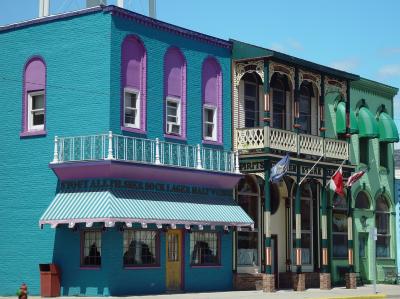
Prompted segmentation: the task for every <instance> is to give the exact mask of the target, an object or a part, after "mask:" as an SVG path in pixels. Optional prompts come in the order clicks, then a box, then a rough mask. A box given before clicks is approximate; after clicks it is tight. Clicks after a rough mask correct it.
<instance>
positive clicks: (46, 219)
mask: <svg viewBox="0 0 400 299" xmlns="http://www.w3.org/2000/svg"><path fill="white" fill-rule="evenodd" d="M104 219H107V220H109V221H113V219H114V220H115V222H122V221H124V220H127V221H129V220H132V222H147V223H161V224H170V223H174V224H203V225H207V224H209V225H232V226H235V225H236V226H249V225H251V224H253V220H252V219H251V218H250V217H249V216H248V215H247V214H246V212H245V211H244V210H243V209H242V208H241V207H240V206H238V205H237V204H236V203H235V202H234V201H233V199H231V198H227V197H219V196H215V197H209V196H201V195H195V194H180V193H161V192H151V191H145V192H143V191H131V190H129V191H123V190H117V191H99V192H73V193H59V194H57V195H56V197H55V198H54V200H53V202H52V203H51V204H50V206H49V207H48V208H47V210H46V211H45V213H44V214H43V216H42V217H41V219H40V221H39V222H40V223H41V224H46V223H49V224H55V223H68V222H96V221H99V222H101V221H104Z"/></svg>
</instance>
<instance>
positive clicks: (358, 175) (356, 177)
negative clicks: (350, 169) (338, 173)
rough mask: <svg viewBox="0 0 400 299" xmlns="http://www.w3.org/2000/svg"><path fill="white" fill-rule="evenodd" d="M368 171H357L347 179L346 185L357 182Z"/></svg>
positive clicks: (349, 185)
mask: <svg viewBox="0 0 400 299" xmlns="http://www.w3.org/2000/svg"><path fill="white" fill-rule="evenodd" d="M366 172H367V169H363V170H360V171H359V172H356V173H354V174H352V175H351V176H350V177H349V179H348V180H347V184H346V187H351V186H352V185H353V184H354V183H355V182H357V181H358V180H359V179H361V177H362V176H363V175H364V173H366Z"/></svg>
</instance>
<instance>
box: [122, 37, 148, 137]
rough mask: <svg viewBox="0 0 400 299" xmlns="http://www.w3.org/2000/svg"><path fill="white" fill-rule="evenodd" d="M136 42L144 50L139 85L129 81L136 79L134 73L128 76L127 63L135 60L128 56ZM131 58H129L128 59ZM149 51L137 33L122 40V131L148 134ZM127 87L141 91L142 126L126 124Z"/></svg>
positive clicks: (137, 46) (139, 48)
mask: <svg viewBox="0 0 400 299" xmlns="http://www.w3.org/2000/svg"><path fill="white" fill-rule="evenodd" d="M132 43H133V44H135V46H136V49H137V51H142V53H140V52H139V54H141V55H142V57H141V61H140V74H139V78H138V79H139V81H140V82H139V85H138V86H133V84H132V83H131V84H129V82H128V81H132V80H133V79H134V77H133V76H134V74H133V75H131V76H132V77H130V78H129V77H128V76H127V64H128V62H129V61H130V60H133V58H131V59H129V58H128V57H127V56H128V50H129V46H132V45H133V44H132ZM128 59H129V60H128ZM146 79H147V51H146V47H145V45H144V43H143V41H142V40H141V39H140V38H139V37H137V36H135V35H128V36H126V37H125V39H124V41H123V42H122V46H121V100H120V102H121V103H120V107H121V108H120V109H121V115H120V117H121V130H122V131H127V132H133V133H139V134H146V133H147V132H146V124H147V120H146V102H147V101H146V99H147V97H146V91H147V82H146ZM125 88H132V89H137V90H139V92H140V95H139V98H140V128H130V127H126V126H125V125H124V123H125V111H124V97H125V91H124V90H125Z"/></svg>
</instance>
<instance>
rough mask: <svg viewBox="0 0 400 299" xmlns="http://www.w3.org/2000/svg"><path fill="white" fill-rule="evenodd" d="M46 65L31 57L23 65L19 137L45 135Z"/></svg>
mask: <svg viewBox="0 0 400 299" xmlns="http://www.w3.org/2000/svg"><path fill="white" fill-rule="evenodd" d="M45 126H46V65H45V63H44V61H43V59H42V58H40V57H33V58H31V59H30V60H29V61H28V62H27V63H26V65H25V69H24V91H23V105H22V133H21V136H30V135H40V134H45Z"/></svg>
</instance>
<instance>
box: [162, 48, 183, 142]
mask: <svg viewBox="0 0 400 299" xmlns="http://www.w3.org/2000/svg"><path fill="white" fill-rule="evenodd" d="M164 93H165V113H166V115H165V133H166V134H167V135H168V137H173V138H177V137H178V138H182V139H185V138H186V61H185V57H184V56H183V54H182V52H181V51H180V50H179V49H178V48H175V47H171V48H169V49H168V51H167V52H166V54H165V57H164Z"/></svg>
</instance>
